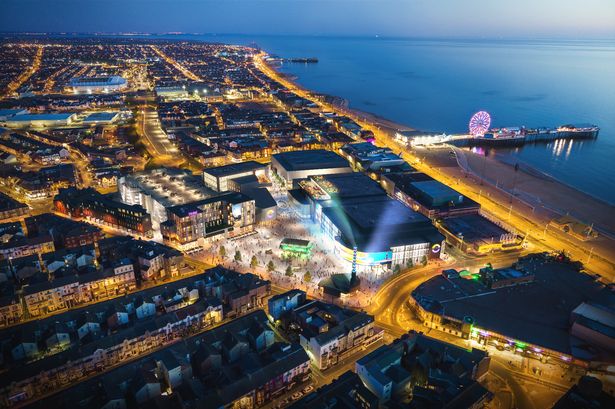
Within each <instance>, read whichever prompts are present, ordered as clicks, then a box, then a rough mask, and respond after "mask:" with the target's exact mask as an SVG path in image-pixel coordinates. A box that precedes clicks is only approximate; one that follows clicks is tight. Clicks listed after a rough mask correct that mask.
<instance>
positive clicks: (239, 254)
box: [235, 250, 241, 261]
mask: <svg viewBox="0 0 615 409" xmlns="http://www.w3.org/2000/svg"><path fill="white" fill-rule="evenodd" d="M235 261H241V252H240V251H239V250H237V251H236V252H235Z"/></svg>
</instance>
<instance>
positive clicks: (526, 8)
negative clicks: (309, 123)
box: [0, 0, 615, 38]
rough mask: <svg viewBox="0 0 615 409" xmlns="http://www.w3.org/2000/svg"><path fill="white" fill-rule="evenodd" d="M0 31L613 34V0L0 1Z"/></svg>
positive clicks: (505, 34)
mask: <svg viewBox="0 0 615 409" xmlns="http://www.w3.org/2000/svg"><path fill="white" fill-rule="evenodd" d="M0 27H1V28H0V30H2V31H5V32H6V31H32V32H34V31H35V32H42V31H45V32H64V31H71V32H72V31H76V32H93V31H99V32H135V31H138V32H150V33H163V32H175V31H177V32H191V33H220V34H222V33H237V34H315V35H382V36H416V37H490V38H497V37H517V38H526V37H553V38H562V37H565V38H612V37H615V1H613V0H516V1H499V0H463V1H460V0H218V1H211V0H0Z"/></svg>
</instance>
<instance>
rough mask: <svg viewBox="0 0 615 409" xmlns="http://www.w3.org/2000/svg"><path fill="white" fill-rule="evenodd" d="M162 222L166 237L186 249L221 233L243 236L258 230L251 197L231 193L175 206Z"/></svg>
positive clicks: (168, 211)
mask: <svg viewBox="0 0 615 409" xmlns="http://www.w3.org/2000/svg"><path fill="white" fill-rule="evenodd" d="M166 211H167V216H166V221H164V222H162V223H161V224H160V231H161V233H162V237H163V238H164V240H165V241H166V242H168V243H174V244H177V245H179V246H180V247H181V248H183V249H190V248H195V247H199V246H202V245H203V244H204V241H205V240H206V239H209V238H211V237H214V236H217V235H219V234H228V235H229V236H231V237H237V236H241V235H244V234H247V233H250V232H252V231H253V230H254V225H255V223H256V209H255V204H254V200H253V199H250V198H249V197H248V196H246V195H244V194H242V193H237V192H227V193H223V194H220V195H218V196H213V197H210V198H207V199H202V200H198V201H194V202H189V203H184V204H181V205H177V206H172V207H169V208H167V209H166Z"/></svg>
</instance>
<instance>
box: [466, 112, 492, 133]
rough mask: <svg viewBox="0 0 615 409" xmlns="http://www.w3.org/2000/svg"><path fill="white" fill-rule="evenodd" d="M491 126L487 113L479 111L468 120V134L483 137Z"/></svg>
mask: <svg viewBox="0 0 615 409" xmlns="http://www.w3.org/2000/svg"><path fill="white" fill-rule="evenodd" d="M490 125H491V116H490V115H489V112H487V111H479V112H477V113H475V114H474V115H472V118H470V124H469V128H470V134H472V135H473V136H483V135H484V134H485V133H486V132H487V131H488V130H489V126H490Z"/></svg>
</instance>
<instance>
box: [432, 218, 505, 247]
mask: <svg viewBox="0 0 615 409" xmlns="http://www.w3.org/2000/svg"><path fill="white" fill-rule="evenodd" d="M441 223H442V226H443V227H444V228H445V229H446V230H448V231H449V232H450V233H451V234H453V235H455V236H458V237H459V236H460V235H461V236H463V240H464V241H467V242H476V241H483V240H491V239H496V240H499V238H500V236H502V235H503V234H508V233H509V232H508V231H507V230H505V229H504V228H502V227H500V226H498V225H497V224H495V223H494V222H492V221H491V220H489V219H487V218H485V217H483V216H481V215H480V214H468V215H464V216H458V217H451V218H446V219H444V220H442V222H441Z"/></svg>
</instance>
